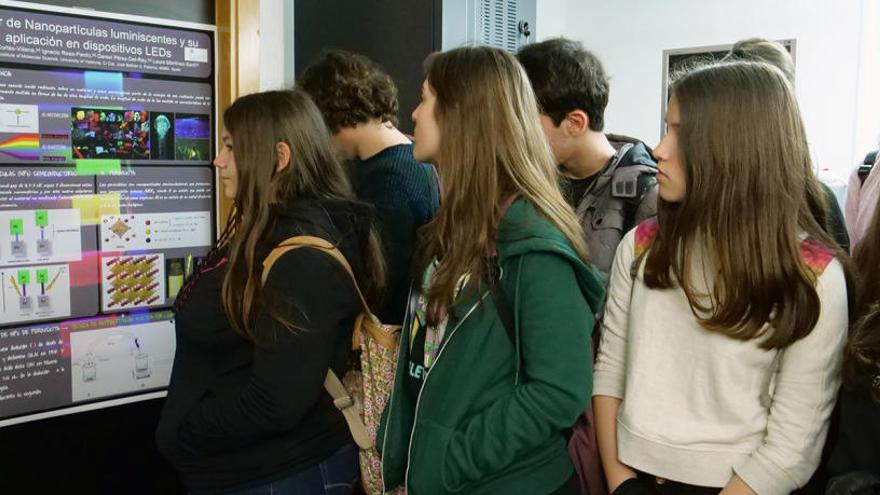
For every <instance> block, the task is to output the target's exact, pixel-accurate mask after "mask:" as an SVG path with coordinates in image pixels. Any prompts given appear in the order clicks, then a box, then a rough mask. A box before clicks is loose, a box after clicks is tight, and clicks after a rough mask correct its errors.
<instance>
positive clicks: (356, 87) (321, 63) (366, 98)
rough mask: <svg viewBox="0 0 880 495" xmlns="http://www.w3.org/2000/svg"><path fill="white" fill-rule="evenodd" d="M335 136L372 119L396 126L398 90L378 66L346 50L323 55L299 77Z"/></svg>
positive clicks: (301, 85)
mask: <svg viewBox="0 0 880 495" xmlns="http://www.w3.org/2000/svg"><path fill="white" fill-rule="evenodd" d="M297 84H298V85H299V87H300V88H302V89H304V90H305V91H306V92H307V93H309V94H310V95H311V97H312V99H313V100H314V101H315V103H316V104H317V105H318V108H320V109H321V113H322V114H323V115H324V122H326V123H327V127H329V128H330V131H331V132H333V133H334V134H335V133H337V132H339V129H340V128H342V127H354V126H355V125H357V124H362V123H364V122H367V121H368V120H370V119H379V120H381V121H382V122H391V123H392V124H393V125H395V126H396V125H397V87H395V86H394V81H392V80H391V77H390V76H389V75H388V74H387V73H385V71H384V70H383V69H382V67H380V66H379V64H377V63H375V62H373V61H372V60H370V59H369V58H367V57H365V56H363V55H360V54H357V53H352V52H348V51H345V50H328V51H325V52H323V53H322V54H321V55H320V56H319V57H318V59H317V60H316V61H315V62H314V63H313V64H311V65H310V66H309V67H307V68H306V70H304V71H303V73H302V74H301V75H300V76H299V79H298V80H297Z"/></svg>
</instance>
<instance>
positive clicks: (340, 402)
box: [333, 395, 354, 411]
mask: <svg viewBox="0 0 880 495" xmlns="http://www.w3.org/2000/svg"><path fill="white" fill-rule="evenodd" d="M333 405H334V406H336V409H339V410H340V411H345V410H346V409H348V408H349V407H353V406H354V399H352V398H351V396H350V395H346V396H345V397H340V398H338V399H333Z"/></svg>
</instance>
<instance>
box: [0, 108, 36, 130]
mask: <svg viewBox="0 0 880 495" xmlns="http://www.w3.org/2000/svg"><path fill="white" fill-rule="evenodd" d="M0 132H9V133H26V134H38V133H39V132H40V112H39V109H38V107H37V105H16V104H9V103H0Z"/></svg>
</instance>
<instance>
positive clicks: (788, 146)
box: [645, 62, 835, 349]
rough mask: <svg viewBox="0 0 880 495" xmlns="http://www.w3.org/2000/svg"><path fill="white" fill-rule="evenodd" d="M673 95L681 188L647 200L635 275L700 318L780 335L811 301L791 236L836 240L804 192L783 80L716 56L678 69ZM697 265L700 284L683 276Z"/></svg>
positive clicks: (787, 334) (802, 152)
mask: <svg viewBox="0 0 880 495" xmlns="http://www.w3.org/2000/svg"><path fill="white" fill-rule="evenodd" d="M672 97H673V98H675V99H676V101H677V103H678V108H679V111H680V118H681V121H680V126H679V134H678V145H679V156H680V159H681V161H682V165H683V167H684V169H685V172H686V176H687V179H686V185H687V192H686V195H685V198H684V200H683V201H682V202H681V203H677V204H673V203H667V202H666V201H663V200H662V199H660V200H659V202H658V222H659V224H660V228H659V231H658V236H657V238H656V240H655V242H654V243H653V244H652V246H651V249H650V250H649V251H648V254H647V257H646V260H645V283H646V284H647V285H648V287H652V288H669V287H673V286H675V285H677V286H679V287H681V289H682V290H683V291H684V292H685V294H686V295H687V299H688V302H689V303H690V306H691V310H692V312H693V313H694V315H695V316H696V318H697V319H698V320H699V322H700V323H701V324H702V326H704V327H705V328H707V329H709V330H712V331H717V332H720V333H723V334H725V335H727V336H729V337H732V338H735V339H739V340H750V339H754V338H759V337H762V338H763V339H762V341H761V347H762V348H765V349H774V348H781V347H785V346H787V345H789V344H791V343H792V342H795V341H796V340H798V339H800V338H803V337H804V336H806V335H808V334H809V333H810V332H811V331H812V330H813V327H814V326H815V324H816V321H817V320H818V318H819V312H820V311H821V305H820V301H819V296H818V295H817V293H816V289H815V282H816V280H815V275H814V274H813V272H812V271H811V270H810V269H809V267H808V266H807V265H806V264H805V263H804V261H803V260H802V259H801V256H800V243H801V236H802V235H803V234H804V233H806V234H807V235H809V236H812V237H813V238H815V239H817V240H819V241H820V242H822V243H823V244H825V245H827V246H829V248H830V249H834V248H832V246H835V244H834V243H833V241H831V240H830V239H829V238H828V236H827V234H825V232H824V231H823V230H822V229H821V228H820V226H819V225H818V223H817V222H816V220H815V218H814V217H813V214H812V212H811V211H810V205H809V204H808V201H807V200H806V198H807V197H808V194H807V191H808V187H809V179H810V177H811V174H812V165H811V163H810V154H809V151H808V147H807V139H806V134H805V132H804V127H803V123H802V121H801V116H800V111H799V110H798V105H797V101H796V100H795V97H794V94H793V91H792V87H791V84H790V83H789V82H788V80H787V79H786V78H785V76H784V75H783V74H782V72H781V71H779V69H777V68H775V67H772V66H770V65H768V64H761V63H754V62H732V63H722V64H716V65H712V66H708V67H704V68H700V69H696V70H694V71H692V72H690V73H688V74H686V75H684V76H683V77H682V78H681V79H679V80H677V81H676V82H675V83H674V85H673V87H672ZM698 265H702V266H703V267H704V268H705V269H706V272H707V273H708V275H709V279H710V280H713V279H714V282H713V284H714V285H713V286H711V287H710V288H709V293H708V294H702V293H700V292H699V291H698V290H697V289H696V288H695V287H694V284H695V280H694V279H695V271H698V270H695V268H696V266H698ZM768 323H769V326H768V325H767V324H768Z"/></svg>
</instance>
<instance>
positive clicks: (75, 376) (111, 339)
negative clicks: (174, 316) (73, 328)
mask: <svg viewBox="0 0 880 495" xmlns="http://www.w3.org/2000/svg"><path fill="white" fill-rule="evenodd" d="M174 350H175V340H174V322H173V321H167V320H166V321H156V322H150V323H144V324H138V325H127V326H120V327H115V328H107V329H99V330H87V331H80V332H73V333H71V334H70V356H71V376H70V380H71V388H72V391H73V401H74V402H77V401H83V400H88V399H94V398H98V397H106V396H109V395H117V394H124V393H131V392H133V391H137V390H144V389H151V388H160V387H166V386H168V381H169V380H170V378H171V365H172V364H173V362H174Z"/></svg>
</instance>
